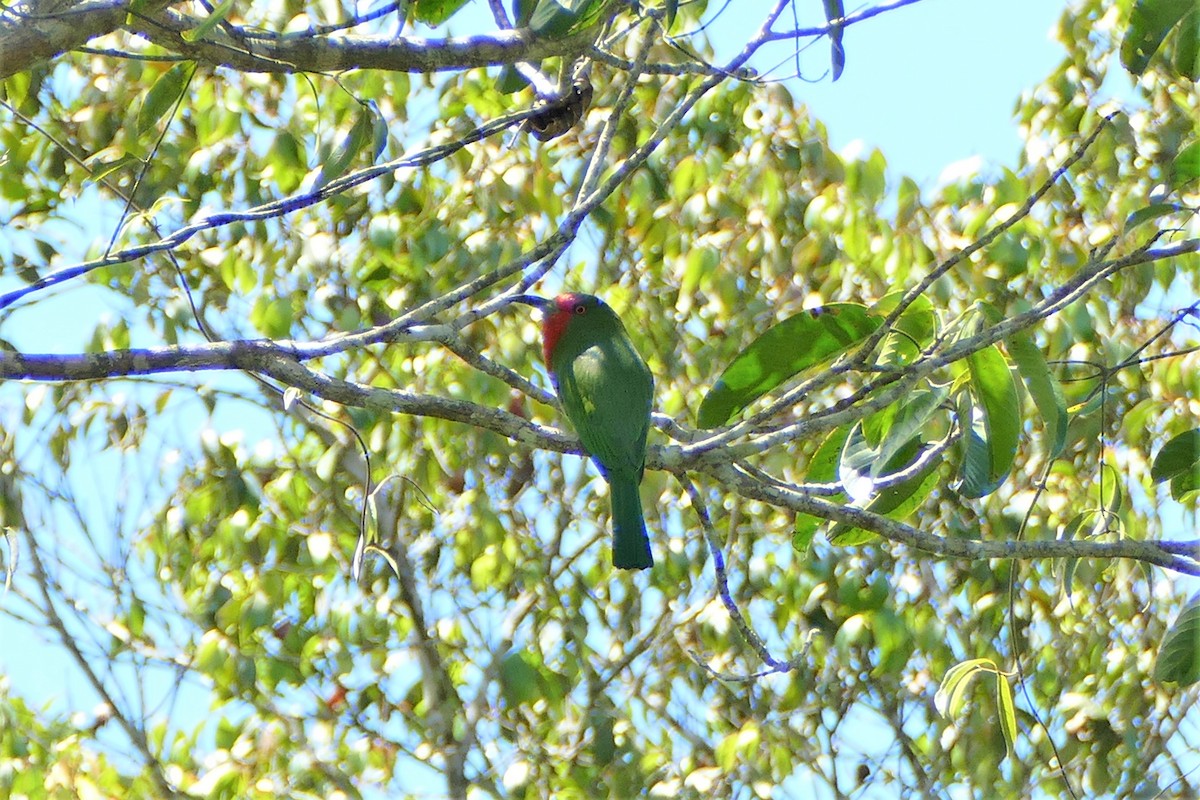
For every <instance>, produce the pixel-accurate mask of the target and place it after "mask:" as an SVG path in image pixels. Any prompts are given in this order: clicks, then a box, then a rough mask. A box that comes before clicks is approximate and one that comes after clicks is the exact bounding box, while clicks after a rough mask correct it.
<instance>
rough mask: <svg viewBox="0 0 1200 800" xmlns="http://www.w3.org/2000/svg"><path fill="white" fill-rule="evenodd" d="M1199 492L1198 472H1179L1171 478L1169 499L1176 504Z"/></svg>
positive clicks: (1199, 476) (1199, 474)
mask: <svg viewBox="0 0 1200 800" xmlns="http://www.w3.org/2000/svg"><path fill="white" fill-rule="evenodd" d="M1198 490H1200V470H1192V471H1191V472H1181V473H1179V474H1178V475H1176V476H1175V477H1174V478H1171V499H1172V500H1174V501H1175V502H1177V503H1183V502H1186V501H1187V499H1188V496H1189V495H1191V494H1192V493H1194V492H1196V491H1198Z"/></svg>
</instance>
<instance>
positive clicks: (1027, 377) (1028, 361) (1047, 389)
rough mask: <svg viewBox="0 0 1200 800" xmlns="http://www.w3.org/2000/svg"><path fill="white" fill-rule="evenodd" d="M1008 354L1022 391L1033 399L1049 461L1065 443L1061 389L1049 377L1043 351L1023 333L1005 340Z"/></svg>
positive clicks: (1065, 414) (1065, 425) (1065, 427)
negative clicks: (1041, 425) (1023, 388)
mask: <svg viewBox="0 0 1200 800" xmlns="http://www.w3.org/2000/svg"><path fill="white" fill-rule="evenodd" d="M1005 344H1006V345H1007V346H1008V353H1009V355H1011V356H1012V359H1013V361H1014V362H1015V363H1016V365H1017V371H1018V372H1019V373H1020V374H1021V380H1022V381H1024V382H1025V389H1026V390H1027V391H1028V392H1029V396H1030V397H1031V398H1033V404H1034V406H1036V407H1037V410H1038V414H1039V415H1040V416H1041V418H1042V424H1043V425H1045V427H1046V451H1047V453H1048V455H1049V456H1050V457H1051V458H1055V457H1057V456H1058V454H1059V453H1061V452H1062V449H1063V446H1064V445H1066V443H1067V422H1068V421H1069V420H1068V419H1067V401H1066V399H1065V398H1064V397H1063V392H1062V386H1060V385H1059V383H1058V381H1057V380H1055V378H1054V376H1053V375H1051V374H1050V367H1049V365H1047V364H1046V358H1045V356H1043V355H1042V351H1041V350H1039V349H1038V347H1037V345H1036V344H1034V342H1033V338H1032V337H1031V336H1029V335H1028V334H1026V333H1018V334H1016V335H1014V336H1012V337H1011V338H1010V339H1008V341H1007V342H1005Z"/></svg>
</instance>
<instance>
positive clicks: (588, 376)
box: [512, 292, 654, 569]
mask: <svg viewBox="0 0 1200 800" xmlns="http://www.w3.org/2000/svg"><path fill="white" fill-rule="evenodd" d="M512 302H515V303H524V304H525V305H530V306H533V307H535V308H538V309H540V310H541V312H542V353H543V356H544V357H545V360H546V368H547V369H548V370H549V372H550V380H551V381H552V382H553V384H554V389H555V392H556V393H557V394H558V399H559V401H560V402H561V403H562V408H563V411H564V412H566V415H567V419H568V420H570V422H571V426H572V427H573V428H574V429H575V432H576V433H577V434H578V435H579V439H580V441H581V442H583V447H584V450H586V451H587V454H588V455H589V456H591V459H592V461H593V462H594V463H595V465H596V468H597V469H598V470H600V474H601V475H602V476H603V477H604V479H605V480H606V481H608V484H609V487H610V494H611V496H612V515H611V516H612V527H613V566H615V567H617V568H618V569H647V568H648V567H652V566H654V556H653V554H652V553H651V551H650V537H649V536H648V535H647V534H646V521H645V515H644V513H643V510H642V496H641V493H640V491H639V489H638V487H639V485H640V484H641V482H642V473H643V472H644V471H645V464H646V434H647V433H648V432H649V430H650V409H651V405H652V404H653V399H654V376H653V375H651V374H650V368H649V367H648V366H646V362H645V360H644V359H643V358H642V357H641V355H639V354H638V351H637V350H636V349H635V348H634V346H633V342H632V341H631V340H630V338H629V334H628V333H627V332H626V330H625V326H624V325H623V324H622V323H621V318H620V317H618V316H617V314H616V312H614V311H613V310H612V309H611V308H610V307H609V306H608V304H607V303H605V302H604V301H603V300H601V299H600V298H599V297H596V296H595V295H591V294H581V293H577V292H568V293H565V294H560V295H559V296H558V297H555V298H554V299H550V298H547V297H539V296H538V295H532V294H522V295H514V296H513V297H512Z"/></svg>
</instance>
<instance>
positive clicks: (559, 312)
mask: <svg viewBox="0 0 1200 800" xmlns="http://www.w3.org/2000/svg"><path fill="white" fill-rule="evenodd" d="M554 304H555V305H556V306H558V308H557V309H556V310H554V311H553V312H549V313H547V314H546V316H545V317H543V318H542V356H543V357H544V358H545V359H546V366H547V367H549V366H550V355H551V354H552V353H553V352H554V348H555V346H557V345H558V340H559V339H560V338H561V337H562V335H563V332H564V331H565V330H566V329H567V323H569V322H570V321H571V316H572V315H573V314H574V313H575V308H576V306H578V305H579V298H578V296H577V295H575V294H573V293H570V292H568V293H567V294H560V295H559V296H558V297H556V298H554Z"/></svg>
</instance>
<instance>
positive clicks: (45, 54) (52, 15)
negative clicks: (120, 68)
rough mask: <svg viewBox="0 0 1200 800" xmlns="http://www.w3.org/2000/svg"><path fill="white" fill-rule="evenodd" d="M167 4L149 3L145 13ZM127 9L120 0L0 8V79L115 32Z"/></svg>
mask: <svg viewBox="0 0 1200 800" xmlns="http://www.w3.org/2000/svg"><path fill="white" fill-rule="evenodd" d="M168 2H169V0H152V2H150V3H147V4H146V8H145V10H146V11H147V12H150V13H154V12H157V11H158V10H159V9H160V8H162V7H164V6H166V5H167V3H168ZM127 6H128V3H125V2H123V0H117V1H116V2H113V0H91V1H90V2H86V1H85V2H82V3H73V2H64V0H30V2H26V3H22V4H19V5H15V6H10V7H7V8H5V7H3V6H0V80H3V79H5V78H7V77H9V76H10V75H15V74H17V73H18V72H24V71H25V70H27V69H29V68H30V67H32V66H33V65H35V64H37V63H39V62H41V61H45V60H47V59H50V58H54V57H55V56H58V55H61V54H62V53H65V52H67V51H68V50H73V49H75V48H76V47H80V46H81V45H83V44H86V43H87V42H88V41H89V40H90V39H93V38H95V37H97V36H103V35H104V34H106V33H112V32H113V31H115V30H118V29H119V28H120V27H121V25H123V24H124V22H125V15H126V11H127Z"/></svg>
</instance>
